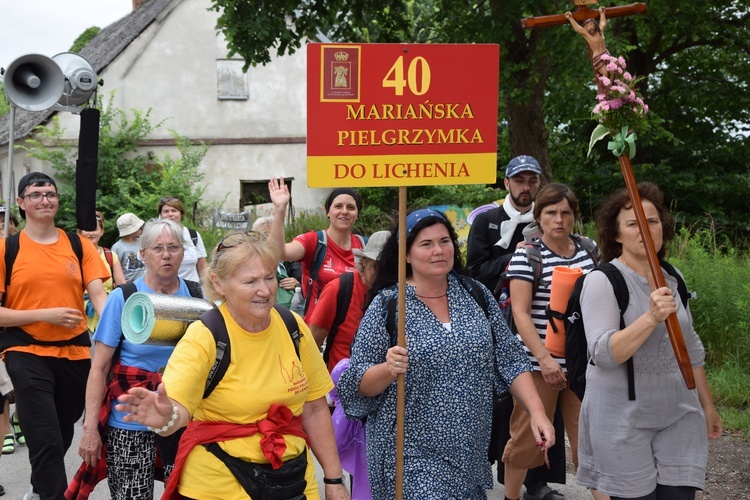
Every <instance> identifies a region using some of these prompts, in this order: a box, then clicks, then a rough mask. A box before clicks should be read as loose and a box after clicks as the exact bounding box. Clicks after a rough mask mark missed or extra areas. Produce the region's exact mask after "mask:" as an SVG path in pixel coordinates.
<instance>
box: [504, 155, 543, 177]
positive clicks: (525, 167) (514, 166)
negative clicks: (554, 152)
mask: <svg viewBox="0 0 750 500" xmlns="http://www.w3.org/2000/svg"><path fill="white" fill-rule="evenodd" d="M521 172H533V173H535V174H538V175H542V167H540V166H539V162H538V161H536V159H535V158H534V157H533V156H526V155H521V156H516V157H515V158H513V159H512V160H510V162H509V163H508V166H507V167H505V178H506V179H509V178H511V177H513V176H514V175H516V174H520V173H521Z"/></svg>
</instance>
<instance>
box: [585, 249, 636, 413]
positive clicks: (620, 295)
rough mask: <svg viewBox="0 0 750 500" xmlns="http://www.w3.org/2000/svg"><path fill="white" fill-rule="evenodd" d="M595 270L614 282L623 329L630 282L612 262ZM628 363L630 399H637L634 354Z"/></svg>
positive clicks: (621, 327) (613, 286) (622, 327)
mask: <svg viewBox="0 0 750 500" xmlns="http://www.w3.org/2000/svg"><path fill="white" fill-rule="evenodd" d="M594 270H599V271H602V272H603V273H604V274H605V275H606V276H607V279H609V282H610V283H611V284H612V289H613V291H614V293H615V298H617V307H618V308H619V309H620V329H621V330H622V329H624V328H625V317H624V315H625V311H626V310H627V308H628V303H629V302H630V292H629V291H628V284H627V283H625V278H624V277H623V276H622V273H621V272H620V270H619V269H617V268H616V267H615V265H614V264H612V263H611V262H606V263H604V264H601V265H600V266H599V267H597V268H595V269H594ZM626 363H627V369H628V399H629V400H630V401H635V368H634V366H633V358H632V356H631V357H630V358H628V360H627V362H626Z"/></svg>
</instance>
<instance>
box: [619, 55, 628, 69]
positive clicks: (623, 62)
mask: <svg viewBox="0 0 750 500" xmlns="http://www.w3.org/2000/svg"><path fill="white" fill-rule="evenodd" d="M617 62H619V63H620V66H621V67H623V68H625V67H627V64H626V63H625V58H624V57H622V56H620V57H618V58H617Z"/></svg>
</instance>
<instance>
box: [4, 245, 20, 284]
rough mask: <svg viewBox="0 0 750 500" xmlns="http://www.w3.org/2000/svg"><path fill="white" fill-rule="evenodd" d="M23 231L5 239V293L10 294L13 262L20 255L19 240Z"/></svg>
mask: <svg viewBox="0 0 750 500" xmlns="http://www.w3.org/2000/svg"><path fill="white" fill-rule="evenodd" d="M20 234H21V233H16V234H10V235H8V237H7V238H6V239H5V295H6V296H7V295H8V285H10V275H11V274H12V273H13V263H14V262H15V261H16V256H17V255H18V240H19V238H20Z"/></svg>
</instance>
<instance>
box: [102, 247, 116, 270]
mask: <svg viewBox="0 0 750 500" xmlns="http://www.w3.org/2000/svg"><path fill="white" fill-rule="evenodd" d="M102 250H104V258H105V259H107V264H109V270H110V272H111V273H112V272H114V269H115V267H114V266H115V263H114V261H113V260H112V250H110V249H109V248H107V247H102Z"/></svg>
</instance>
